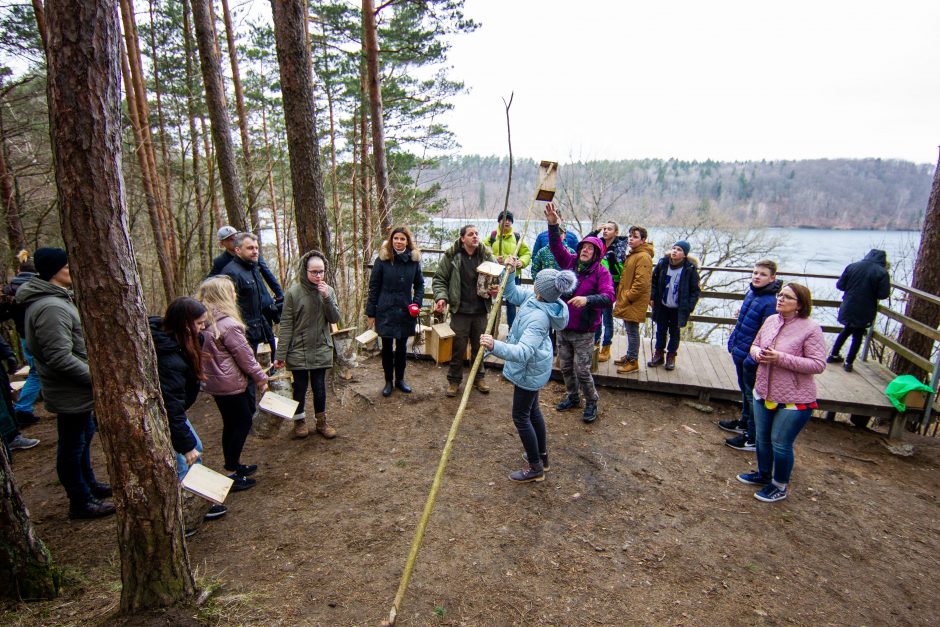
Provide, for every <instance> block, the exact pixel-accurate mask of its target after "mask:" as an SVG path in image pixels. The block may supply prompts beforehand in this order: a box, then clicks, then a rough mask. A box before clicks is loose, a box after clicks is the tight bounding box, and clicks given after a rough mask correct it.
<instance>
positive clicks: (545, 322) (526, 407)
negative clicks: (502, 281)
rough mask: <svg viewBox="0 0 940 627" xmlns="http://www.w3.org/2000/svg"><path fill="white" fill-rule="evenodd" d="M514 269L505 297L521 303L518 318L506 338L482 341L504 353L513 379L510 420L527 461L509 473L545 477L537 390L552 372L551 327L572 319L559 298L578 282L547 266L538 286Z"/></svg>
mask: <svg viewBox="0 0 940 627" xmlns="http://www.w3.org/2000/svg"><path fill="white" fill-rule="evenodd" d="M514 278H515V277H513V276H512V275H510V277H509V280H508V281H507V283H506V291H505V293H504V294H503V297H504V298H505V299H506V301H507V302H510V303H512V304H514V305H516V306H517V307H518V309H517V313H516V319H515V320H514V321H513V324H512V328H511V329H509V336H508V337H507V338H506V341H505V342H501V341H499V340H496V339H494V338H493V336H491V335H483V336H481V338H480V345H481V346H483V347H485V348H486V349H487V351H488V352H490V353H492V354H493V355H496V356H497V357H499V358H500V359H502V360H503V361H504V362H505V364H504V365H503V377H505V378H506V379H507V380H508V381H511V382H512V383H513V384H514V385H515V390H514V391H513V395H512V421H513V423H515V425H516V429H517V430H518V431H519V438H520V439H521V440H522V446H523V448H525V457H526V460H527V461H528V462H529V464H528V467H527V468H524V469H522V470H517V471H516V472H514V473H512V474H511V475H509V478H510V479H511V480H513V481H519V482H523V483H524V482H529V481H542V480H544V479H545V471H546V470H548V448H547V442H546V435H545V419H544V418H543V417H542V412H541V410H539V390H540V389H541V388H542V386H544V385H545V384H546V383H548V379H549V377H550V376H551V372H552V342H551V339H549V331H550V330H551V329H554V330H555V331H561V330H562V329H564V328H565V327H566V326H567V325H568V306H567V305H566V304H565V303H564V302H563V301H562V300H561V297H562V295H563V294H569V293H571V292H572V291H573V290H574V288H575V286H576V285H577V283H578V280H577V277H576V276H575V274H574V273H573V272H571V271H569V270H564V271H558V270H552V269H546V270H542V271H541V272H539V274H538V276H537V277H536V279H535V289H534V290H533V289H530V288H526V287H522V286H518V285H515V281H514Z"/></svg>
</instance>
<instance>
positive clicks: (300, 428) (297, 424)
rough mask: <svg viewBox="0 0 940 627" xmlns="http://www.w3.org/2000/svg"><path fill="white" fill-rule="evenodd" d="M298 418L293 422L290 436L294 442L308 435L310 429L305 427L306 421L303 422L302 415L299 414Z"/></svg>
mask: <svg viewBox="0 0 940 627" xmlns="http://www.w3.org/2000/svg"><path fill="white" fill-rule="evenodd" d="M300 416H301V418H298V419H297V420H295V421H294V431H293V433H291V436H290V437H292V438H293V439H295V440H302V439H304V438H305V437H307V436H308V435H310V428H309V427H307V421H306V420H304V418H303V414H300Z"/></svg>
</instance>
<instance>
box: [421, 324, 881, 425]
mask: <svg viewBox="0 0 940 627" xmlns="http://www.w3.org/2000/svg"><path fill="white" fill-rule="evenodd" d="M506 331H507V329H506V325H502V327H501V329H500V337H503V338H504V337H505V335H506ZM642 344H643V345H642V347H641V350H640V364H641V365H640V370H639V371H638V372H634V373H631V374H617V366H616V365H614V359H617V358H618V357H620V356H621V355H623V354H624V353H625V352H626V337H625V336H623V335H615V336H614V342H613V350H612V351H611V360H610V361H607V362H604V363H600V364H598V369H597V372H596V373H595V374H594V380H595V383H596V384H597V385H599V386H602V387H612V388H622V389H632V390H643V391H647V392H660V393H665V394H675V395H681V396H691V397H696V398H699V399H701V400H708V399H712V398H714V399H724V400H731V401H740V400H741V391H740V390H739V389H738V379H737V374H736V373H735V369H734V363H733V362H732V361H731V356H730V355H729V354H728V352H727V350H725V348H724V347H722V346H714V345H711V344H703V343H700V342H683V343H682V345H681V346H680V347H679V354H678V357H677V359H676V369H675V370H673V371H671V372H670V371H668V370H666V369H665V368H663V367H659V368H648V367H647V366H646V362H647V361H648V360H649V359H650V353H651V350H650V342H649V338H644V339H643V342H642ZM423 348H424V347H423V346H419V350H418V352H417V354H418V355H419V356H426V357H428V358H429V357H430V356H428V355H426V354H425V353H424V351H423V350H422V349H423ZM486 365H487V367H491V368H500V367H501V366H502V362H501V360H499V359H497V358H495V357H492V356H490V357H489V358H487V360H486ZM552 378H553V379H559V380H560V379H561V371H560V370H558V369H557V368H556V369H554V370H553V371H552ZM893 378H894V375H893V374H892V373H891V372H890V371H889V370H888V369H887V368H885V367H883V366H881V365H880V364H878V363H876V362H871V361H868V362H856V364H855V371H854V372H852V373H848V372H845V371H844V370H843V369H842V366H841V365H839V364H830V365H829V366H828V367H827V368H826V371H825V372H823V373H822V374H820V375H818V376H817V377H816V388H817V402H818V403H819V408H820V410H821V411H825V412H838V413H847V414H856V415H860V416H871V417H878V418H894V417H895V414H896V411H895V409H894V406H893V405H891V403H890V401H888V398H887V397H886V396H885V395H884V389H885V386H887V384H888V382H889V381H891V380H892V379H893Z"/></svg>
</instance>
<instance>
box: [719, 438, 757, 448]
mask: <svg viewBox="0 0 940 627" xmlns="http://www.w3.org/2000/svg"><path fill="white" fill-rule="evenodd" d="M725 446H730V447H731V448H733V449H734V450H736V451H749V452H750V451H756V450H757V445H756V444H755V443H754V442H748V441H747V436H746V435H738V436H735V437H733V438H728V439H727V440H725Z"/></svg>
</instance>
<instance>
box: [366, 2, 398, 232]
mask: <svg viewBox="0 0 940 627" xmlns="http://www.w3.org/2000/svg"><path fill="white" fill-rule="evenodd" d="M362 30H363V35H364V37H363V42H364V44H365V47H366V81H367V84H368V86H369V114H370V116H371V117H372V155H373V163H374V164H375V185H376V188H377V190H376V191H377V192H378V200H379V207H378V209H379V223H380V224H381V226H382V237H388V234H389V233H390V232H391V230H392V213H391V209H390V207H389V203H388V163H387V161H386V159H385V122H384V110H383V107H382V82H381V78H380V76H379V40H378V34H377V33H376V29H375V6H374V4H373V2H372V0H362Z"/></svg>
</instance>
